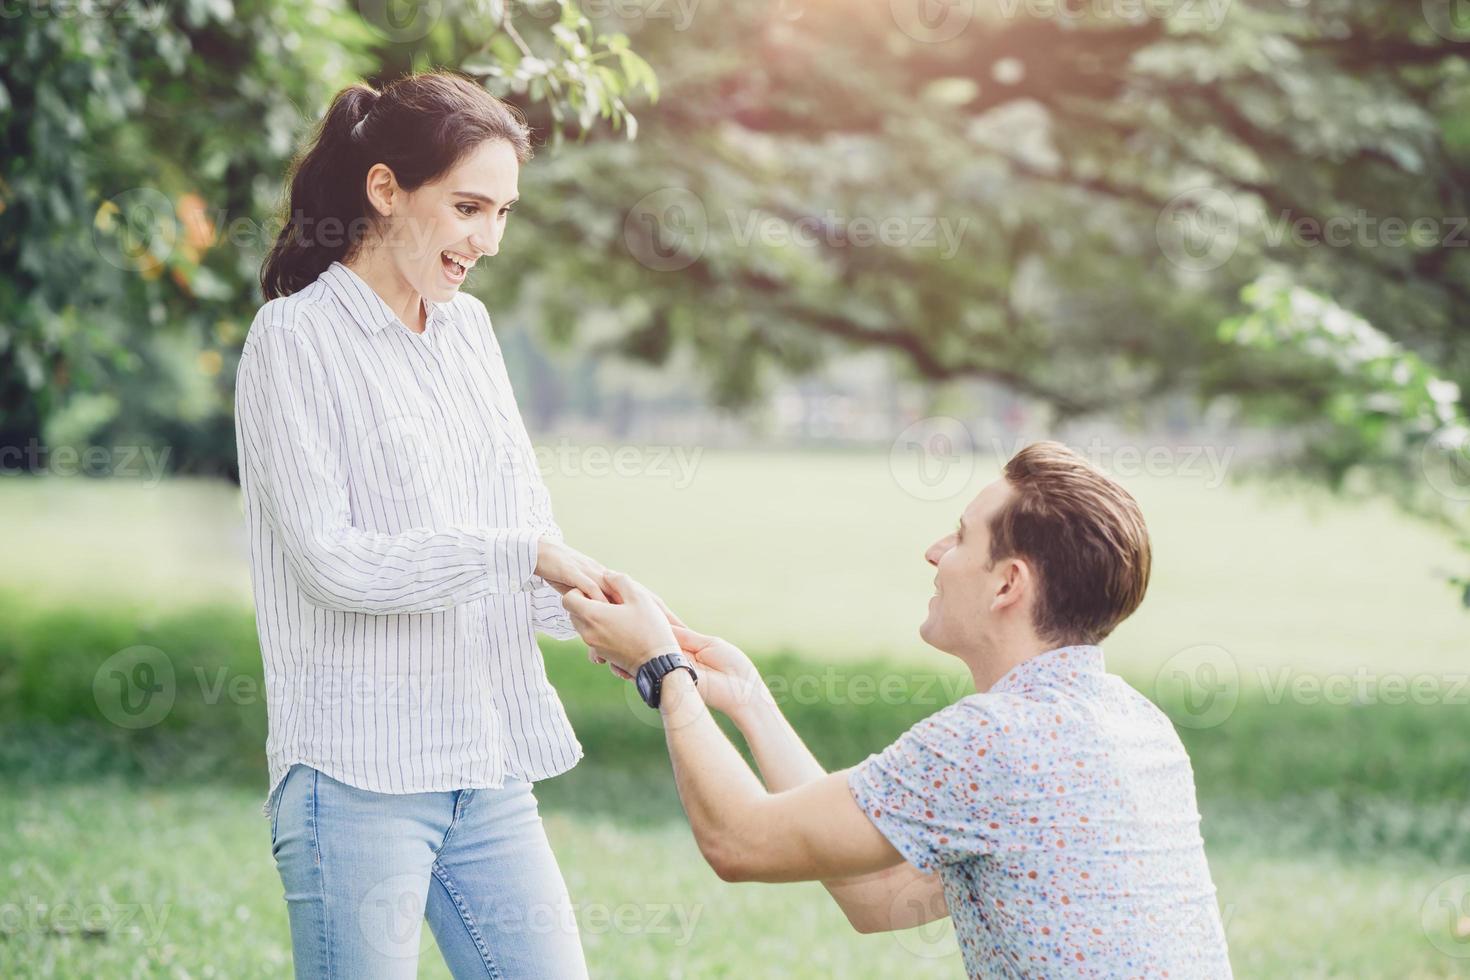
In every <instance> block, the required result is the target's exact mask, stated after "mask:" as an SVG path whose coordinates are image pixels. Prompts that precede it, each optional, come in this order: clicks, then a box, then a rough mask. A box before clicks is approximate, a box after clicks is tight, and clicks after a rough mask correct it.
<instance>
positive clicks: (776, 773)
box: [731, 691, 827, 793]
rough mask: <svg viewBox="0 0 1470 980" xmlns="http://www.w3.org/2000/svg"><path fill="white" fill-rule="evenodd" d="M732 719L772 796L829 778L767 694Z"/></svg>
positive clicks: (764, 693)
mask: <svg viewBox="0 0 1470 980" xmlns="http://www.w3.org/2000/svg"><path fill="white" fill-rule="evenodd" d="M731 720H732V721H734V722H735V727H736V728H739V729H740V734H741V735H742V736H744V738H745V744H746V745H749V746H750V753H751V755H753V756H755V764H756V768H758V769H759V770H760V774H761V778H762V779H763V780H765V783H766V789H768V790H770V791H771V792H772V793H780V792H781V791H783V790H788V789H791V788H792V787H795V786H802V785H805V784H806V783H809V782H811V781H812V780H814V779H821V778H822V777H823V776H825V775H827V770H825V769H823V768H822V764H821V763H820V762H818V761H817V758H816V756H814V755H812V753H811V750H810V749H808V748H807V747H806V743H805V742H803V741H802V740H801V736H800V735H798V734H797V733H796V729H794V728H792V727H791V722H789V721H787V720H786V716H785V715H784V714H782V713H781V709H780V708H779V707H777V706H776V703H775V701H773V700H771V699H770V697H769V695H768V694H767V693H766V692H765V691H762V692H761V697H759V698H757V699H755V700H754V701H753V702H752V703H751V704H750V705H749V707H747V708H746V709H745V710H744V711H742V712H740V713H739V714H738V715H736V716H732V719H731Z"/></svg>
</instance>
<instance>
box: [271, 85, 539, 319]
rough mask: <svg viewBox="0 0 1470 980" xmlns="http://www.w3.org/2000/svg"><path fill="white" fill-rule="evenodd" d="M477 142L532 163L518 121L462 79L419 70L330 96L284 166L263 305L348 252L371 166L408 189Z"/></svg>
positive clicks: (363, 222)
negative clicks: (500, 146) (286, 192)
mask: <svg viewBox="0 0 1470 980" xmlns="http://www.w3.org/2000/svg"><path fill="white" fill-rule="evenodd" d="M486 140H505V141H506V142H507V143H509V144H510V145H511V147H512V148H513V149H514V150H515V153H516V158H517V159H518V160H520V162H521V163H525V162H526V161H527V160H529V159H530V158H531V133H530V130H529V129H528V128H527V127H526V122H525V119H524V118H523V117H522V116H521V114H520V113H519V112H518V111H517V110H516V109H515V108H514V107H513V106H511V105H508V104H507V103H505V102H502V101H501V100H500V99H497V98H496V97H495V96H493V95H491V94H490V93H489V92H487V91H485V89H483V88H481V87H480V86H479V85H476V84H475V83H474V82H472V81H471V80H470V79H468V78H466V77H464V76H462V75H457V74H454V73H452V72H442V71H441V72H424V73H421V74H417V75H405V76H404V77H403V78H400V79H397V80H396V81H394V82H391V83H389V84H388V85H387V86H385V87H384V88H383V90H382V91H381V92H379V91H378V90H376V89H374V88H372V87H371V86H369V85H364V84H358V85H350V86H348V87H347V88H345V89H343V90H342V91H340V92H338V93H337V96H336V98H334V99H333V100H332V106H331V108H330V109H328V110H327V114H326V116H325V117H324V118H323V119H322V121H321V124H320V125H319V126H318V127H317V131H316V136H315V138H314V139H313V140H312V142H311V144H310V145H309V146H308V147H307V149H306V150H305V151H304V152H303V153H302V154H301V155H300V156H299V157H297V159H296V161H295V163H294V164H293V165H292V167H291V173H290V176H289V178H288V180H289V184H290V188H291V193H290V204H289V211H288V212H287V214H286V216H285V218H286V220H285V222H284V223H283V225H282V227H281V233H280V235H278V236H277V238H276V242H275V245H274V246H273V247H272V248H271V252H270V255H269V256H267V257H266V260H265V263H264V264H263V265H262V266H261V270H260V288H261V290H262V291H263V292H264V293H265V298H266V299H275V298H277V297H279V296H289V295H291V294H292V293H294V292H296V291H297V290H299V289H302V288H304V287H306V286H308V285H310V284H311V283H312V282H313V281H314V280H315V279H316V277H317V276H319V275H321V274H322V273H323V272H325V271H326V270H327V267H328V266H330V265H331V264H332V263H333V262H334V261H339V260H346V259H347V258H348V257H350V256H351V255H352V253H353V251H354V250H355V249H356V248H357V246H358V245H359V244H360V243H361V241H362V238H363V235H364V234H365V233H366V232H367V230H368V229H369V228H370V227H371V226H372V223H373V221H374V220H375V219H376V215H375V214H374V212H373V210H372V208H371V206H370V205H369V203H368V199H367V190H366V183H367V173H368V171H369V170H371V169H372V167H373V165H374V164H377V163H382V164H385V165H387V167H388V168H389V169H390V170H392V171H393V176H394V177H396V178H397V179H398V184H399V186H400V187H402V188H403V189H404V190H408V191H412V190H416V189H417V188H419V187H421V186H423V185H424V184H427V183H429V182H430V181H433V180H436V179H438V178H439V177H442V176H443V175H444V174H445V173H446V172H448V171H449V170H450V168H452V167H453V166H454V165H455V164H456V163H458V162H459V160H460V159H461V158H462V157H464V156H465V155H466V154H467V153H469V152H470V151H472V150H473V149H474V148H475V147H477V146H479V145H480V144H481V143H483V142H485V141H486Z"/></svg>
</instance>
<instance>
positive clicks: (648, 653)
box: [562, 572, 683, 677]
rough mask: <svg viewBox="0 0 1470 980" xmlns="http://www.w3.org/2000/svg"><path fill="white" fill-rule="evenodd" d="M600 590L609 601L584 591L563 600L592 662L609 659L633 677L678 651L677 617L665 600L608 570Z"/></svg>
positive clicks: (621, 672)
mask: <svg viewBox="0 0 1470 980" xmlns="http://www.w3.org/2000/svg"><path fill="white" fill-rule="evenodd" d="M601 586H602V594H603V595H605V596H606V597H607V601H606V602H597V601H594V600H592V599H588V598H587V597H586V596H585V595H583V594H581V593H580V592H567V593H566V594H564V595H563V596H562V605H564V606H566V609H567V612H568V613H570V614H571V617H572V625H573V626H574V627H576V629H577V632H578V633H580V634H581V635H582V641H583V642H584V643H586V644H587V646H588V647H590V648H591V649H592V651H593V654H594V658H595V657H598V656H600V657H602V658H604V659H605V660H607V661H608V662H609V663H610V664H611V666H612V667H613V670H614V672H615V673H617V674H618V675H619V676H622V677H631V676H633V675H634V674H636V673H638V668H639V667H642V666H643V665H644V664H645V663H647V662H648V661H650V660H652V659H653V658H654V657H656V656H658V655H659V654H660V653H669V652H672V651H674V650H677V649H678V648H679V643H678V641H677V640H675V639H674V633H673V624H674V623H676V622H679V619H678V617H677V616H675V615H674V614H673V613H671V612H669V611H668V607H667V606H665V605H664V604H663V600H662V599H660V598H659V597H658V596H656V595H654V594H653V593H652V592H650V591H648V589H646V588H644V587H643V586H642V585H639V584H638V583H637V582H635V581H633V580H632V579H631V578H629V577H628V576H627V575H624V574H623V573H622V572H604V573H603V576H602V581H601ZM680 625H681V626H682V625H683V624H682V623H680Z"/></svg>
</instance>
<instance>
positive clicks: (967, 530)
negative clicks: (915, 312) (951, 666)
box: [919, 479, 1012, 653]
mask: <svg viewBox="0 0 1470 980" xmlns="http://www.w3.org/2000/svg"><path fill="white" fill-rule="evenodd" d="M1011 493H1012V491H1011V485H1010V484H1009V483H1007V482H1006V481H1005V480H1004V479H1000V480H996V481H995V482H994V483H992V484H990V485H989V486H987V487H986V488H985V489H984V490H981V491H980V493H979V494H978V495H977V496H976V497H975V499H974V500H972V501H970V505H969V506H968V507H966V508H965V510H964V513H963V514H961V515H960V521H959V524H958V526H957V527H956V528H955V530H953V531H951V532H950V533H949V534H946V535H945V536H944V537H942V538H940V539H939V540H938V541H936V542H934V543H933V544H931V545H930V546H929V550H928V551H926V552H924V559H925V560H926V561H927V562H929V564H931V565H933V566H934V568H935V569H936V573H935V575H934V597H933V598H932V599H930V600H929V616H928V618H926V619H925V620H924V624H923V625H922V626H920V627H919V636H921V637H922V638H923V640H924V642H925V643H927V644H929V645H930V646H932V647H934V648H935V649H937V650H943V651H944V652H945V653H955V652H957V651H960V650H967V649H973V648H974V647H975V645H976V642H977V641H978V640H979V639H980V638H981V637H982V636H983V635H984V632H985V626H986V623H987V622H988V621H989V618H990V615H991V603H992V601H993V600H994V598H995V594H996V590H997V589H998V588H999V585H1000V581H999V577H998V568H999V566H997V569H992V568H991V567H990V519H991V518H992V517H993V516H994V515H995V514H996V513H997V512H998V511H999V510H1000V509H1001V508H1002V507H1003V506H1005V503H1006V501H1007V500H1009V499H1010V495H1011ZM1000 564H1004V563H1000Z"/></svg>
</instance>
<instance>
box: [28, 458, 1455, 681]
mask: <svg viewBox="0 0 1470 980" xmlns="http://www.w3.org/2000/svg"><path fill="white" fill-rule="evenodd" d="M551 458H552V459H555V458H556V457H555V456H554V455H553V456H552V457H551ZM656 462H657V461H656V460H655V459H654V458H653V457H652V456H649V457H648V461H647V464H646V465H647V468H649V469H653V468H654V466H655V464H656ZM583 468H585V466H584V467H583ZM566 470H567V471H564V472H560V473H558V472H552V473H549V474H548V484H549V485H550V487H551V489H552V496H553V500H554V502H555V505H556V512H557V517H558V520H559V522H560V523H561V525H562V527H563V528H564V529H565V531H566V534H567V537H568V539H569V540H570V541H571V542H572V543H574V544H575V545H576V546H578V547H580V548H582V549H583V550H585V551H587V552H588V553H589V554H592V555H594V556H596V557H598V558H600V559H601V560H603V561H604V562H607V563H608V564H609V565H611V566H613V567H620V568H622V569H624V570H626V571H628V572H629V573H631V574H633V575H634V576H636V577H639V578H642V579H644V580H645V581H646V582H647V583H648V584H649V585H651V586H652V587H654V588H655V589H656V590H658V591H659V592H661V593H662V594H663V595H664V596H665V598H667V599H668V600H669V601H670V603H671V604H673V606H674V607H675V608H676V609H678V610H679V611H680V613H681V615H683V616H684V618H685V619H686V620H687V621H688V622H690V623H691V624H693V625H695V626H697V627H698V628H700V629H703V630H705V631H706V632H713V633H719V634H721V635H724V636H727V637H729V638H730V639H732V640H735V641H736V642H738V643H740V644H741V645H743V646H746V647H747V648H749V649H752V650H780V649H787V650H792V651H800V652H801V653H802V654H803V655H804V656H807V657H811V658H817V659H830V660H838V661H841V660H847V659H852V658H857V659H862V658H865V657H872V656H878V657H883V658H885V659H902V660H915V661H918V662H928V663H934V662H938V661H939V660H940V659H941V658H939V656H938V655H937V654H935V653H934V652H933V651H931V650H928V649H927V648H925V647H924V646H923V645H922V644H921V643H920V641H919V639H918V635H917V629H918V624H919V621H920V620H921V619H922V618H923V615H924V610H925V603H926V601H927V599H928V597H929V595H930V592H931V581H932V578H933V574H932V571H931V570H930V569H929V567H928V566H927V565H925V564H924V562H923V558H922V554H923V551H924V548H925V547H926V546H927V545H928V544H929V543H930V542H931V541H932V540H933V539H934V538H936V537H938V536H939V535H941V534H943V533H946V532H947V531H948V530H949V529H950V528H951V527H952V525H953V524H954V522H955V520H956V519H957V518H958V516H959V511H960V510H961V509H962V507H963V505H964V503H965V502H966V501H967V500H968V499H969V498H968V494H969V491H970V490H974V489H978V487H979V486H980V485H982V484H983V483H984V482H986V481H987V480H988V479H989V478H990V477H991V476H992V475H993V468H990V467H987V466H986V465H984V464H981V465H978V466H977V468H976V471H975V475H974V477H973V479H971V481H970V486H969V487H968V488H967V490H966V491H964V492H962V493H959V494H957V495H956V496H954V497H952V498H950V499H947V500H940V501H925V500H919V499H916V498H915V497H913V496H910V495H909V494H907V493H905V492H904V489H903V487H902V486H901V485H900V483H899V481H898V480H896V479H895V478H894V476H893V473H892V471H891V470H890V468H889V463H888V457H887V456H886V455H881V454H853V453H808V454H804V455H795V454H771V453H766V454H756V453H730V452H715V451H707V452H704V453H703V454H702V455H700V456H699V457H698V458H697V460H696V461H695V465H694V469H693V473H694V475H693V478H692V479H691V480H690V481H689V482H688V485H687V486H684V485H682V481H681V478H679V477H678V476H677V475H676V474H677V471H676V470H673V468H672V467H670V474H669V475H666V476H661V475H659V473H658V471H657V470H656V469H655V470H653V472H649V473H645V474H644V475H638V476H625V477H614V476H606V477H597V476H587V475H582V474H580V473H576V472H571V471H570V469H569V468H566ZM1211 482H1212V481H1211V480H1210V479H1206V478H1203V477H1201V478H1184V477H1175V478H1162V477H1144V478H1138V479H1130V480H1128V481H1127V483H1128V485H1129V487H1130V488H1131V489H1132V490H1133V491H1134V493H1135V494H1136V495H1137V496H1138V498H1139V501H1140V503H1141V504H1142V506H1143V509H1144V513H1145V515H1146V517H1147V518H1148V521H1149V526H1150V528H1151V531H1152V537H1153V543H1154V553H1155V565H1154V576H1153V581H1152V584H1151V587H1150V593H1149V596H1148V598H1147V599H1146V600H1145V602H1144V604H1143V607H1142V609H1140V610H1139V612H1138V613H1137V614H1136V615H1135V616H1134V617H1133V618H1132V619H1130V620H1129V621H1128V622H1127V623H1124V624H1123V626H1122V627H1121V628H1120V629H1119V630H1118V631H1117V633H1116V634H1115V635H1114V636H1113V637H1112V638H1110V640H1109V642H1108V656H1109V659H1110V663H1111V664H1112V665H1113V666H1114V668H1115V669H1120V670H1125V671H1128V672H1130V673H1132V674H1135V675H1151V674H1152V673H1153V672H1154V671H1157V670H1158V669H1159V668H1160V666H1162V665H1163V664H1164V663H1165V662H1166V661H1167V660H1168V658H1169V657H1171V656H1172V655H1173V654H1175V653H1176V652H1177V651H1180V650H1182V649H1186V648H1189V647H1193V646H1195V645H1198V644H1206V643H1209V644H1219V645H1220V646H1222V647H1224V648H1225V649H1226V650H1228V651H1229V652H1230V654H1231V656H1232V657H1233V658H1234V659H1235V660H1236V661H1237V662H1238V663H1239V666H1240V669H1241V670H1242V671H1243V673H1244V678H1243V679H1244V682H1245V683H1247V684H1256V685H1259V683H1260V682H1261V680H1262V676H1261V673H1260V671H1262V670H1267V671H1279V670H1281V669H1286V670H1290V671H1294V672H1298V673H1312V674H1321V673H1326V672H1337V671H1343V672H1351V671H1353V670H1354V669H1355V668H1357V667H1360V666H1362V667H1367V668H1371V669H1374V670H1379V671H1382V670H1388V669H1392V670H1394V671H1398V672H1403V673H1407V674H1410V675H1412V674H1415V673H1418V672H1442V671H1444V670H1446V669H1455V670H1462V669H1464V663H1463V660H1464V654H1465V649H1466V648H1465V641H1464V638H1465V636H1466V633H1467V629H1470V616H1467V615H1466V613H1465V612H1464V611H1463V610H1462V609H1461V608H1460V607H1459V606H1458V603H1457V601H1456V597H1455V594H1454V592H1453V591H1452V590H1451V589H1450V588H1448V587H1447V586H1445V585H1443V584H1442V577H1443V573H1446V572H1451V571H1455V570H1462V569H1463V564H1464V557H1463V553H1461V552H1459V551H1458V550H1457V549H1456V547H1455V545H1454V544H1453V542H1451V541H1449V540H1446V538H1445V536H1444V535H1443V534H1442V533H1440V532H1437V531H1435V530H1434V529H1432V528H1429V527H1426V526H1424V525H1422V524H1419V523H1416V522H1414V521H1412V520H1409V519H1408V518H1405V517H1403V516H1402V515H1399V514H1397V513H1395V512H1394V511H1393V510H1392V509H1391V508H1390V507H1389V506H1388V505H1386V504H1374V505H1360V504H1353V505H1347V504H1342V503H1339V502H1337V501H1333V500H1330V499H1328V498H1325V497H1322V496H1321V495H1317V494H1311V493H1300V494H1297V495H1294V496H1290V497H1283V496H1282V495H1281V494H1280V493H1279V492H1277V491H1274V490H1272V491H1267V490H1265V489H1262V488H1260V487H1255V486H1233V485H1230V484H1225V485H1222V486H1218V487H1216V486H1212V485H1211ZM0 513H3V514H5V515H6V517H7V518H8V520H7V526H6V534H7V543H8V544H9V545H10V546H11V547H12V548H13V551H12V554H13V555H16V556H22V557H23V560H20V561H14V560H13V561H11V562H7V563H6V564H5V565H4V567H3V568H0V592H4V591H9V592H19V593H22V594H24V595H26V596H27V597H28V599H29V601H30V602H31V603H33V604H41V605H55V604H62V605H66V604H69V603H71V602H73V601H74V600H75V599H76V598H77V597H79V596H86V597H87V598H88V599H89V600H90V601H97V602H109V603H119V602H120V603H126V604H132V605H137V606H139V607H141V608H147V609H154V610H168V609H177V608H180V607H189V606H193V605H197V604H199V603H201V602H202V603H209V602H223V603H226V604H230V605H236V606H239V605H245V604H248V602H249V596H250V592H249V578H248V570H247V568H246V565H245V555H244V550H243V548H244V543H243V531H242V530H241V520H242V517H241V511H240V505H239V500H238V494H237V492H236V491H235V490H234V488H232V487H228V486H226V485H224V484H220V483H212V482H201V481H194V480H183V481H172V482H170V481H166V482H164V483H162V484H160V485H158V486H155V487H149V486H146V485H143V484H141V483H139V484H127V483H118V482H103V481H95V480H82V479H70V480H67V479H48V480H19V479H6V480H0ZM1265 679H1267V680H1274V679H1275V675H1274V674H1272V675H1269V676H1267V677H1266V678H1265Z"/></svg>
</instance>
